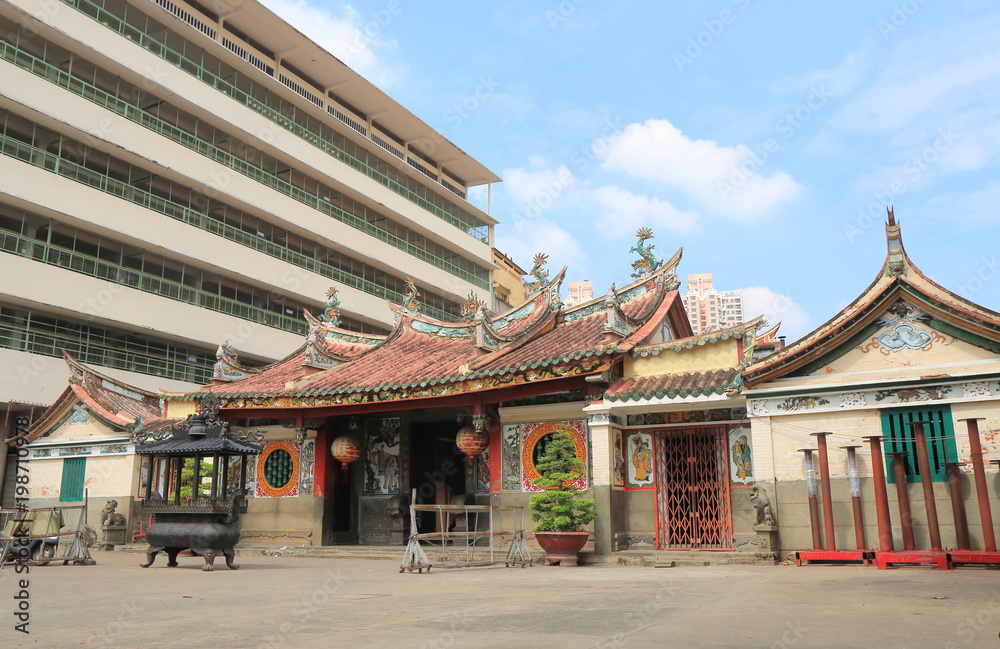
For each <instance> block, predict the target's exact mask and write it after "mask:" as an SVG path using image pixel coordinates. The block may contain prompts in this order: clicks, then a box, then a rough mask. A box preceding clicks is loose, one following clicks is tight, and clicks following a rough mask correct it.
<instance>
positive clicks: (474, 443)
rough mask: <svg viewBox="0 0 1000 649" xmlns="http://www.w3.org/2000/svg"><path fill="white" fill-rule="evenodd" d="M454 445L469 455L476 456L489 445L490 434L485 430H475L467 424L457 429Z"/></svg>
mask: <svg viewBox="0 0 1000 649" xmlns="http://www.w3.org/2000/svg"><path fill="white" fill-rule="evenodd" d="M455 445H456V446H458V450H460V451H462V452H463V453H465V454H466V455H468V456H469V457H476V456H477V455H479V454H480V453H482V452H483V451H485V450H486V449H487V447H489V445H490V436H489V435H488V434H487V433H486V431H479V430H476V429H475V427H473V426H472V424H467V425H465V426H463V427H462V428H460V429H459V431H458V435H456V436H455Z"/></svg>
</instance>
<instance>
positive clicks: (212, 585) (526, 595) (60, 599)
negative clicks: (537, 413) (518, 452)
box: [0, 552, 1000, 649]
mask: <svg viewBox="0 0 1000 649" xmlns="http://www.w3.org/2000/svg"><path fill="white" fill-rule="evenodd" d="M400 554H402V552H401V553H400ZM94 557H95V558H96V559H97V562H98V563H97V565H94V566H62V565H50V566H44V567H32V568H31V569H30V572H29V573H28V574H27V575H25V574H20V575H19V574H16V573H15V571H14V567H13V566H6V567H4V569H3V570H2V571H0V601H2V602H4V603H3V605H2V607H3V610H0V620H3V627H2V629H0V647H3V648H5V649H6V648H9V647H36V648H41V647H46V648H48V647H51V648H58V649H66V648H68V647H86V648H104V647H109V648H110V647H120V648H122V649H129V648H140V647H158V648H160V647H162V648H172V647H184V648H192V649H201V648H207V647H218V648H223V647H224V648H233V649H237V648H238V649H257V648H268V649H280V648H286V647H287V648H289V649H292V648H294V649H311V648H317V649H319V648H322V649H329V648H330V647H392V648H400V649H411V648H412V649H425V648H426V649H446V648H449V647H454V648H459V649H461V648H465V647H476V648H481V649H490V648H504V649H510V648H520V647H546V648H549V649H563V648H567V649H568V648H571V647H572V648H573V649H579V648H582V647H602V648H603V647H608V648H612V647H614V648H629V649H645V648H653V647H655V648H658V649H662V648H664V647H668V648H669V647H682V648H683V647H741V648H742V647H746V648H751V647H782V648H787V647H838V648H845V649H846V648H851V649H856V648H858V647H878V648H880V649H903V648H916V647H921V648H923V647H934V648H941V649H959V648H965V647H969V648H976V649H986V648H992V647H997V648H1000V635H998V634H1000V572H997V571H991V570H983V569H963V570H954V571H947V572H943V571H942V572H939V571H936V570H932V569H929V568H898V569H894V570H888V571H878V570H876V569H875V568H862V567H855V566H808V567H801V568H796V567H794V566H775V567H757V566H710V567H675V568H646V567H632V566H580V567H576V568H568V567H558V566H553V567H550V566H541V565H535V566H531V567H527V568H504V567H494V568H467V569H461V570H437V569H435V570H434V571H432V572H431V573H430V574H426V573H425V574H416V573H412V574H411V573H405V574H400V573H399V571H398V567H399V562H398V561H392V560H365V559H321V558H300V557H265V556H258V557H253V556H240V557H237V561H238V563H239V564H240V566H241V569H240V570H236V571H232V570H229V569H227V568H226V567H225V562H224V561H221V560H219V561H217V562H216V566H217V568H216V570H215V572H212V573H206V572H202V571H201V566H202V564H203V561H202V560H201V559H199V558H192V557H181V558H180V566H179V567H177V568H167V567H166V560H165V557H159V558H158V559H157V561H156V563H155V564H154V565H153V567H151V568H148V569H142V568H140V567H139V562H140V561H141V560H143V555H138V554H124V553H118V552H96V553H95V554H94ZM22 579H27V584H26V586H27V587H26V588H22V587H21V586H22V585H23V584H21V583H20V580H22ZM22 591H27V597H26V598H25V597H24V596H23V592H22ZM19 596H20V597H19ZM24 601H27V602H28V615H29V617H28V619H29V625H28V626H27V627H26V628H27V629H28V630H29V631H30V633H29V634H24V633H21V632H19V631H17V630H15V624H19V623H20V622H19V621H18V618H17V615H15V614H16V613H18V612H19V610H20V608H19V607H23V605H22V604H21V602H24Z"/></svg>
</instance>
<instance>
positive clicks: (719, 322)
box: [684, 273, 744, 335]
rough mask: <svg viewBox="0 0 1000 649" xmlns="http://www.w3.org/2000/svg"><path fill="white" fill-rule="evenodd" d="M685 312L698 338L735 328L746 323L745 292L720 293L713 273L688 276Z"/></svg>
mask: <svg viewBox="0 0 1000 649" xmlns="http://www.w3.org/2000/svg"><path fill="white" fill-rule="evenodd" d="M687 284H688V285H687V289H688V290H687V293H685V294H684V310H685V311H687V314H688V319H689V320H690V321H691V329H693V330H694V333H695V335H698V334H703V333H706V332H709V331H716V330H718V329H726V328H727V327H734V326H736V325H738V324H740V323H742V322H743V320H744V313H743V292H742V291H718V290H716V289H715V288H714V287H713V286H712V273H694V274H691V275H688V281H687Z"/></svg>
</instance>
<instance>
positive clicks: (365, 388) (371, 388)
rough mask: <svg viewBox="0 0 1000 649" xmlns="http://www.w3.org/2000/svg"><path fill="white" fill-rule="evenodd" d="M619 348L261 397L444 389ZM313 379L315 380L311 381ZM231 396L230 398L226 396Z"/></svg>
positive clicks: (596, 347)
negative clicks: (438, 374) (402, 379)
mask: <svg viewBox="0 0 1000 649" xmlns="http://www.w3.org/2000/svg"><path fill="white" fill-rule="evenodd" d="M615 351H617V348H616V347H615V346H614V345H598V346H595V347H592V348H590V349H586V350H583V351H579V352H575V353H573V354H569V355H565V356H563V355H560V356H550V357H548V358H545V359H541V360H537V361H531V362H525V363H519V364H516V365H508V366H506V367H500V368H496V369H491V370H478V371H472V372H469V373H461V372H459V373H457V374H447V375H445V376H442V377H436V378H433V379H421V380H419V381H408V382H400V383H392V384H389V385H386V384H378V385H350V386H343V387H339V388H324V389H318V390H284V391H282V392H272V393H262V394H260V395H259V396H279V395H280V396H290V397H308V396H331V395H336V394H348V393H361V392H376V391H381V390H399V389H405V388H411V387H423V386H432V385H444V384H451V383H460V382H464V381H472V380H476V379H479V378H483V377H486V376H499V375H503V374H509V373H512V372H518V371H524V370H528V369H536V368H539V367H548V366H551V365H557V364H559V363H568V362H572V361H577V360H582V359H584V358H589V357H592V356H600V355H604V354H609V353H614V352H615ZM347 365H348V363H345V364H344V365H342V366H338V368H341V367H346V366H347ZM308 378H313V377H308ZM226 396H228V395H226Z"/></svg>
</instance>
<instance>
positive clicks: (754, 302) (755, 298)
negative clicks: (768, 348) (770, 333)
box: [740, 286, 812, 342]
mask: <svg viewBox="0 0 1000 649" xmlns="http://www.w3.org/2000/svg"><path fill="white" fill-rule="evenodd" d="M740 290H742V291H743V312H744V314H745V315H746V319H747V320H751V319H753V318H756V317H757V316H759V315H763V316H764V319H765V320H767V322H768V323H769V324H771V325H772V326H773V325H775V324H777V323H779V322H780V323H781V328H780V329H779V330H778V335H779V336H787V337H788V340H789V342H791V341H794V340H798V339H799V338H801V337H802V336H804V335H805V334H807V333H809V332H810V331H812V318H811V317H809V314H808V313H806V312H805V311H804V310H803V309H802V307H800V306H799V305H798V304H797V303H796V302H795V300H793V299H792V298H790V297H788V296H787V295H782V294H781V293H778V292H776V291H772V290H771V289H769V288H767V287H766V286H750V287H748V288H744V289H740Z"/></svg>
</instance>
